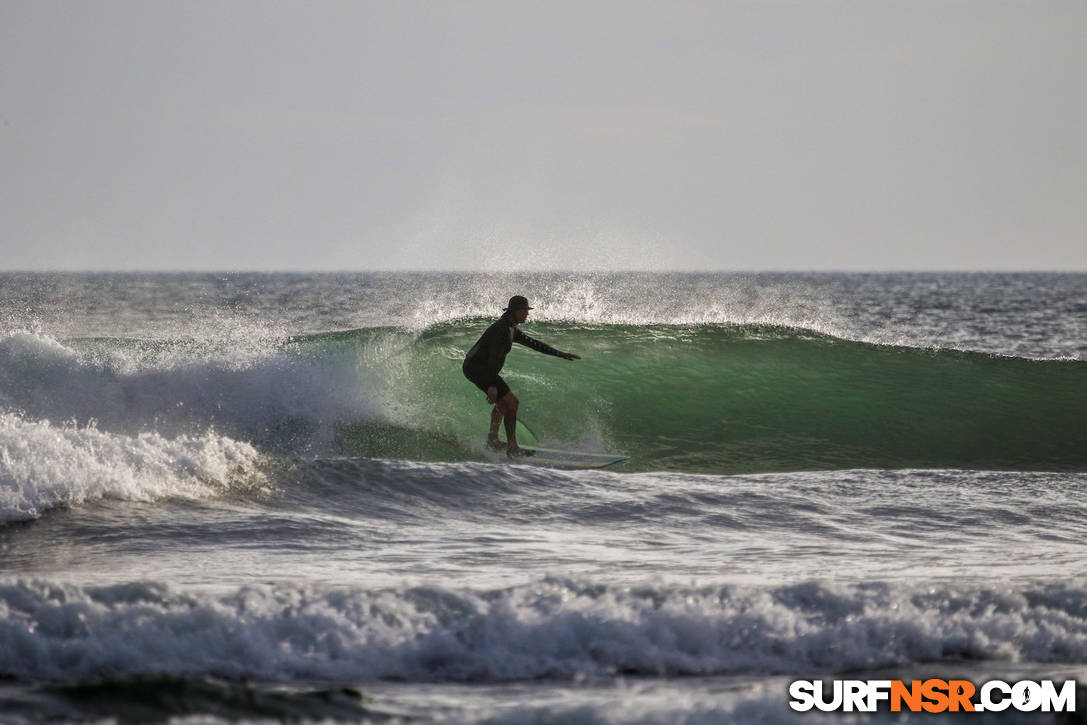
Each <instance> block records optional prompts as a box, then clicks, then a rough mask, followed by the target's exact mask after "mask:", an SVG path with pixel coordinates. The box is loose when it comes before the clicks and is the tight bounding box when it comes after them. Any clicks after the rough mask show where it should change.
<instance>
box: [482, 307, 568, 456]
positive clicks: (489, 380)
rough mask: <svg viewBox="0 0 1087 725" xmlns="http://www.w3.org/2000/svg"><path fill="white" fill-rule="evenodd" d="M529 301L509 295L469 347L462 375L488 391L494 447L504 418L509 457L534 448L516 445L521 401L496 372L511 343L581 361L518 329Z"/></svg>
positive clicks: (490, 442) (526, 453)
mask: <svg viewBox="0 0 1087 725" xmlns="http://www.w3.org/2000/svg"><path fill="white" fill-rule="evenodd" d="M531 309H532V308H531V307H529V306H528V300H527V299H525V298H524V297H522V296H521V295H514V296H513V297H510V301H509V305H507V306H506V308H505V309H503V310H502V316H501V317H499V318H498V321H497V322H495V323H494V324H493V325H491V326H490V327H488V328H487V331H486V332H484V333H483V335H482V336H481V337H480V338H479V341H478V342H476V344H475V345H473V346H472V349H471V350H469V351H468V354H467V355H465V356H464V365H462V366H461V370H463V371H464V377H466V378H468V379H469V380H470V381H471V382H473V383H475V386H476V387H477V388H479V389H480V390H482V391H483V392H484V393H486V394H487V402H488V403H490V404H491V405H493V406H494V408H493V409H492V410H491V430H490V432H489V433H488V434H487V445H488V446H490V447H491V448H494V449H496V450H497V449H499V448H501V447H502V443H501V441H499V440H498V424H499V422H501V421H503V420H504V421H505V426H506V455H507V456H509V457H510V458H516V457H518V456H531V455H532V454H533V453H535V452H536V451H533V450H531V449H528V448H521V447H520V446H518V445H517V407H518V405H519V404H520V401H519V400H518V399H517V396H516V395H514V394H513V393H512V392H510V386H509V385H507V384H506V381H505V380H503V379H502V376H501V375H499V374H498V373H499V372H500V371H501V370H502V365H504V364H505V362H506V355H507V354H509V351H510V348H512V347H513V343H515V342H516V343H518V344H520V345H524V346H525V347H531V348H532V349H533V350H535V351H537V352H542V353H544V354H545V355H554V356H555V357H561V358H563V359H566V360H580V359H581V357H580V356H579V355H575V354H573V353H571V352H562V351H561V350H556V349H555V348H553V347H551V346H550V345H547V344H545V343H542V342H540V341H539V340H534V339H533V338H531V337H529V336H528V335H526V334H525V333H523V332H521V330H520V329H518V327H517V326H518V325H520V324H521V323H522V322H524V321H525V320H526V319H528V311H529V310H531Z"/></svg>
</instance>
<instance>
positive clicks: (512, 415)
mask: <svg viewBox="0 0 1087 725" xmlns="http://www.w3.org/2000/svg"><path fill="white" fill-rule="evenodd" d="M520 404H521V401H519V400H518V399H517V396H516V395H514V394H513V393H506V394H505V395H503V396H502V398H501V399H500V400H499V401H498V402H497V403H495V404H494V411H492V412H491V422H492V423H493V422H494V420H495V414H496V413H497V414H498V417H499V420H503V421H504V422H505V424H506V446H507V447H508V448H514V449H515V448H517V407H518V406H519V405H520Z"/></svg>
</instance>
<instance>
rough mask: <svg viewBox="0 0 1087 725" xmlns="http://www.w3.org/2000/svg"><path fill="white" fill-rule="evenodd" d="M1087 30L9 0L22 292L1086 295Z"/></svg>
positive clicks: (2, 33) (506, 2)
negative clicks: (489, 284) (510, 277)
mask: <svg viewBox="0 0 1087 725" xmlns="http://www.w3.org/2000/svg"><path fill="white" fill-rule="evenodd" d="M1085 129H1087V2H1084V1H1083V0H1068V1H1067V2H1022V1H1018V0H1017V1H1015V2H1001V1H999V0H976V1H973V2H957V1H955V0H932V1H926V0H902V1H900V2H881V1H879V0H865V1H861V0H850V1H849V2H832V1H830V0H796V1H794V2H771V1H767V2H755V1H743V2H741V1H730V0H716V1H712V2H704V3H685V2H676V1H674V0H659V1H657V2H650V3H643V2H627V1H624V2H608V3H602V2H585V1H584V0H578V1H576V2H555V1H553V0H538V1H536V2H511V1H510V0H501V1H496V2H438V1H436V0H431V1H428V2H405V1H403V0H388V1H387V2H361V1H359V0H345V1H343V2H334V1H331V0H329V1H326V2H317V1H313V2H302V1H300V0H299V1H295V2H289V1H278V2H276V1H273V0H214V1H213V2H182V1H171V2H152V1H149V0H135V1H133V2H123V1H120V0H102V1H94V0H60V1H55V0H0V169H2V172H0V173H2V175H0V184H2V188H0V269H9V270H10V269H180V270H192V269H209V270H233V269H239V270H242V269H246V270H249V269H251V270H265V269H277V270H279V269H282V270H286V269H298V270H311V269H329V270H339V269H481V270H499V269H506V268H514V269H563V270H568V269H572V270H578V269H685V270H703V269H704V270H751V269H760V270H808V269H838V270H860V269H863V270H896V269H911V270H913V269H1002V270H1004V269H1052V270H1087V130H1085Z"/></svg>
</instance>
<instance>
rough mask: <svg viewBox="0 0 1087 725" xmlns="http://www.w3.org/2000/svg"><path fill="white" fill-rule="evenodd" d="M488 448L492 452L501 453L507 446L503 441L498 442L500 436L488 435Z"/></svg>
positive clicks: (495, 434)
mask: <svg viewBox="0 0 1087 725" xmlns="http://www.w3.org/2000/svg"><path fill="white" fill-rule="evenodd" d="M487 447H488V448H490V449H491V450H495V451H500V450H502V449H503V448H505V447H506V444H505V443H503V442H502V441H500V440H498V434H497V433H488V434H487Z"/></svg>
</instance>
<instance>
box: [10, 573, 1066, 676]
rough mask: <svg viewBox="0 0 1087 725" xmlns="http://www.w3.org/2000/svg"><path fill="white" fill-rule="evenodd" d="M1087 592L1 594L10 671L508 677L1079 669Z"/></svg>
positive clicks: (884, 587)
mask: <svg viewBox="0 0 1087 725" xmlns="http://www.w3.org/2000/svg"><path fill="white" fill-rule="evenodd" d="M1085 659H1087V589H1085V588H1083V587H1081V586H1070V585H1034V586H1022V587H1019V588H1016V589H999V590H997V589H988V588H965V587H950V586H947V587H936V588H933V587H929V586H924V587H920V586H916V585H889V584H885V583H869V584H853V585H837V584H830V583H817V582H809V583H806V584H800V585H792V586H782V587H776V588H759V587H728V586H726V587H716V588H684V587H671V586H666V585H653V586H644V587H633V588H632V587H621V586H615V585H603V584H593V583H586V582H573V581H568V580H557V579H547V580H542V581H540V582H537V583H534V584H530V585H525V586H519V587H514V588H511V589H504V590H493V591H481V592H476V591H465V590H452V589H443V588H437V587H416V588H410V589H389V590H362V589H351V590H331V591H329V590H325V591H319V590H316V589H312V588H309V587H300V586H294V585H281V586H259V587H246V588H244V589H241V590H238V591H235V592H231V593H225V594H186V593H183V592H177V591H173V590H171V589H169V588H167V587H166V586H163V585H159V584H154V583H133V584H125V585H117V586H110V587H97V588H95V587H82V588H81V587H75V586H70V585H61V584H55V583H49V582H42V581H13V582H10V583H8V584H5V585H2V586H0V675H6V676H10V677H15V678H18V679H23V680H43V679H52V680H72V679H84V678H94V677H116V676H124V675H172V676H188V677H192V676H211V677H223V678H228V679H244V678H251V679H257V680H261V681H265V682H285V683H291V682H300V681H331V682H365V681H375V680H398V681H409V682H410V681H417V682H508V681H516V680H532V679H558V680H566V679H575V678H578V677H581V676H589V677H610V676H614V675H620V674H622V675H653V676H704V675H721V674H736V673H745V674H749V673H762V674H785V673H801V672H824V673H838V672H845V671H850V670H859V669H866V670H871V669H879V668H886V667H897V666H904V665H908V664H911V663H941V662H943V663H955V662H958V663H961V662H1082V661H1084V660H1085Z"/></svg>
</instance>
